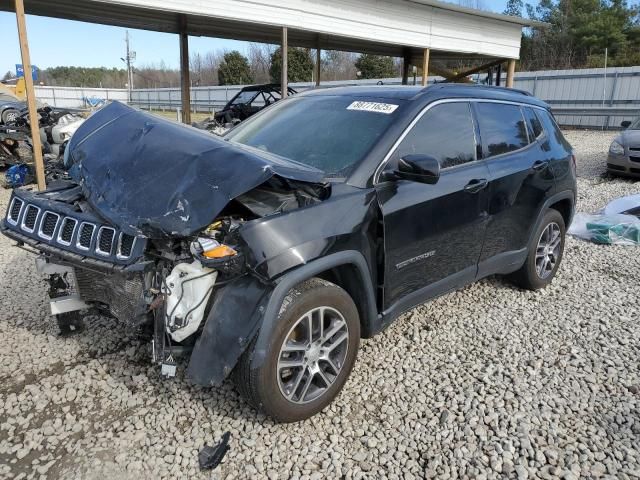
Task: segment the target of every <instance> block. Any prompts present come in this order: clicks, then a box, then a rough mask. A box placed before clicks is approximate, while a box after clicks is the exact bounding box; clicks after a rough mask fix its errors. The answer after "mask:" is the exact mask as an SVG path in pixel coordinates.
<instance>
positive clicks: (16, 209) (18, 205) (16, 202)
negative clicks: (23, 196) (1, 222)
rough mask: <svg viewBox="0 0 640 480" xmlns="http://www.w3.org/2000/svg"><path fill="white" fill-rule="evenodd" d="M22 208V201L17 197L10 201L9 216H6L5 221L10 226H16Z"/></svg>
mask: <svg viewBox="0 0 640 480" xmlns="http://www.w3.org/2000/svg"><path fill="white" fill-rule="evenodd" d="M23 206H24V202H23V201H22V200H20V199H19V198H18V197H13V200H12V201H11V207H9V215H7V221H8V222H9V223H10V224H12V225H17V223H18V219H19V218H20V212H21V211H22V207H23Z"/></svg>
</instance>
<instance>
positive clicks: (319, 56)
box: [316, 38, 322, 87]
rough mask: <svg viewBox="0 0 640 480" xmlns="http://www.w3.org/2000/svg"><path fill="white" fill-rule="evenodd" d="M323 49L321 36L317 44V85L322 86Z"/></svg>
mask: <svg viewBox="0 0 640 480" xmlns="http://www.w3.org/2000/svg"><path fill="white" fill-rule="evenodd" d="M321 62H322V50H321V49H320V38H318V45H316V87H319V86H320V70H321V69H322V63H321Z"/></svg>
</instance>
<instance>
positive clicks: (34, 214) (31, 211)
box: [22, 205, 40, 233]
mask: <svg viewBox="0 0 640 480" xmlns="http://www.w3.org/2000/svg"><path fill="white" fill-rule="evenodd" d="M38 215H40V208H39V207H36V206H35V205H27V209H26V210H25V212H24V217H22V229H23V230H24V231H25V232H29V233H31V232H33V231H34V230H35V228H36V221H37V220H38Z"/></svg>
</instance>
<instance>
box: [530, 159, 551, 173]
mask: <svg viewBox="0 0 640 480" xmlns="http://www.w3.org/2000/svg"><path fill="white" fill-rule="evenodd" d="M548 166H549V160H536V161H535V162H533V165H532V166H531V168H532V169H534V170H535V171H536V172H539V171H540V170H544V169H545V168H547V167H548Z"/></svg>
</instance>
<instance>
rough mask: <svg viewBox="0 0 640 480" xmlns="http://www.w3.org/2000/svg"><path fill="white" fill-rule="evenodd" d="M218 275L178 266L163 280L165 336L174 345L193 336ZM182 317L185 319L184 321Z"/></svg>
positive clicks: (197, 267) (197, 265)
mask: <svg viewBox="0 0 640 480" xmlns="http://www.w3.org/2000/svg"><path fill="white" fill-rule="evenodd" d="M217 277H218V272H216V271H215V270H213V269H211V268H206V267H203V266H202V265H201V264H200V262H198V261H197V260H195V261H194V262H193V263H179V264H178V265H176V266H175V267H173V270H171V275H169V276H168V277H167V280H166V285H165V293H166V294H167V297H166V299H167V318H166V322H165V325H166V329H167V333H168V334H169V335H170V336H171V338H172V339H173V340H175V341H176V342H181V341H182V340H184V339H185V338H187V337H188V336H190V335H193V334H194V333H195V332H196V330H198V327H199V326H200V323H201V322H202V317H203V316H204V311H205V309H206V307H207V302H208V301H209V296H210V295H211V292H212V290H213V286H214V285H215V283H216V278H217ZM185 317H186V318H185Z"/></svg>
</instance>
